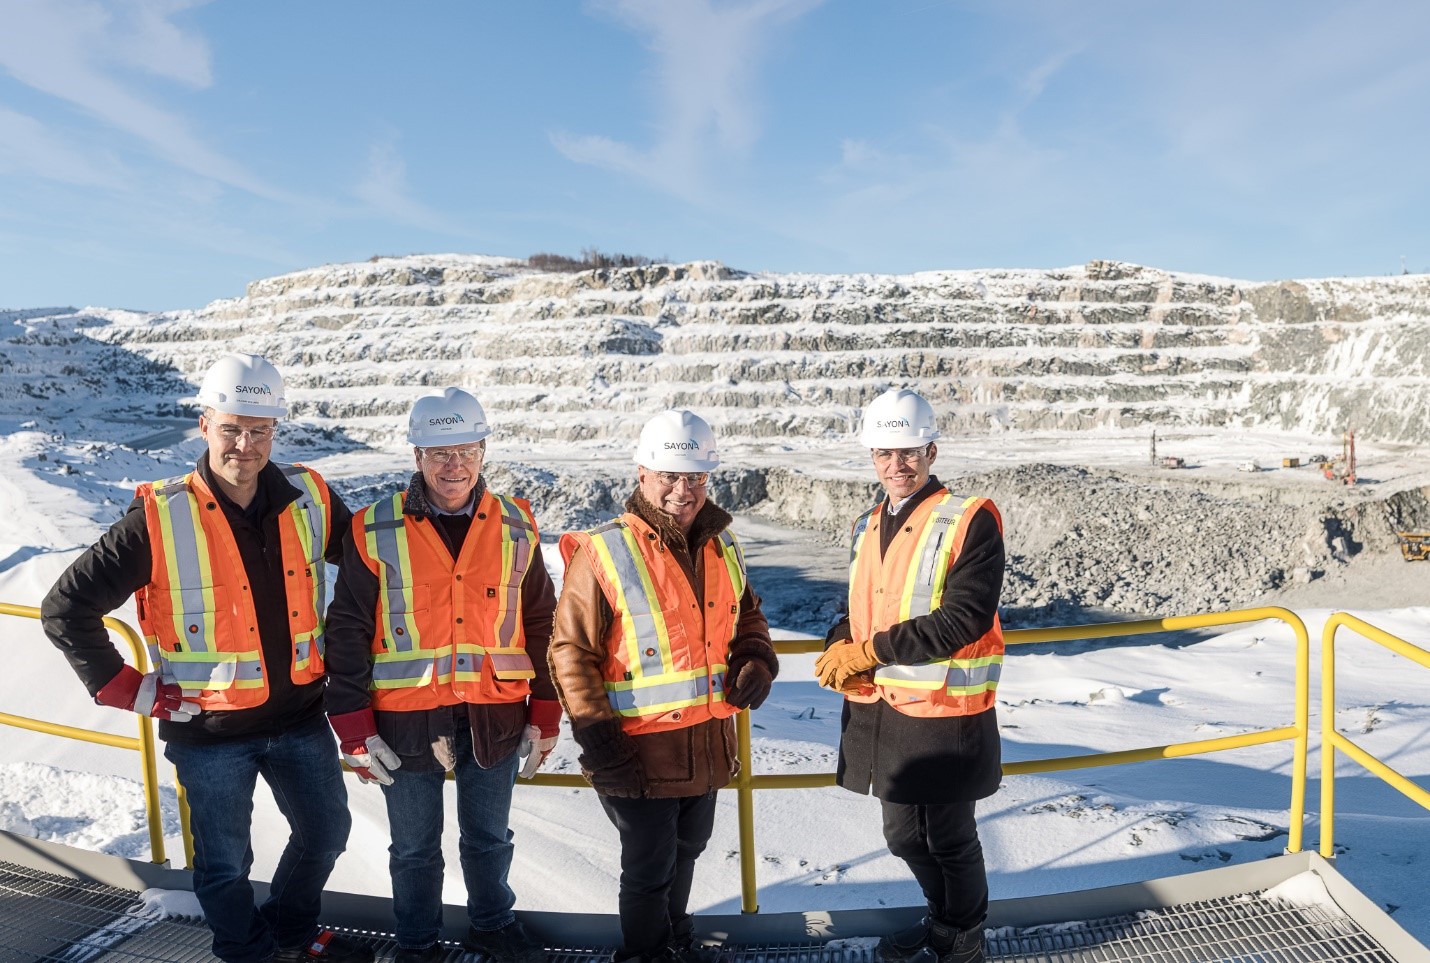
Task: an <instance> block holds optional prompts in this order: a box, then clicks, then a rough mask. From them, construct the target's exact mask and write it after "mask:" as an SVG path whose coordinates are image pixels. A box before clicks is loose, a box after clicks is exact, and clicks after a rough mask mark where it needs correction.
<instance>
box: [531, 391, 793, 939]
mask: <svg viewBox="0 0 1430 963" xmlns="http://www.w3.org/2000/svg"><path fill="white" fill-rule="evenodd" d="M635 460H636V463H637V465H638V466H639V467H638V468H637V478H638V485H637V487H636V490H635V491H634V492H633V493H632V494H631V496H630V498H629V499H627V501H626V512H625V514H623V515H622V516H621V517H620V518H618V519H615V520H614V521H611V522H608V523H606V524H605V525H601V526H598V527H597V528H595V529H592V530H591V531H589V532H573V533H569V534H567V535H565V536H564V537H563V538H562V540H561V551H562V555H563V556H564V557H565V559H566V561H567V568H566V578H565V585H564V587H563V589H562V592H561V600H560V602H559V603H558V605H557V609H556V625H555V628H554V630H553V633H552V639H551V648H550V650H549V656H548V657H549V659H550V663H551V674H552V677H553V679H554V680H555V682H556V686H557V691H558V694H559V695H560V697H561V702H562V703H563V705H564V706H565V708H566V712H567V714H568V715H569V716H570V718H571V724H572V730H573V735H574V736H575V738H576V741H577V742H578V743H579V744H580V745H581V748H582V750H583V753H582V756H581V766H582V769H583V772H584V774H585V776H586V778H587V779H588V780H590V782H591V785H592V787H594V788H595V790H596V792H597V793H599V794H600V800H601V806H602V808H603V809H605V811H606V815H607V816H608V817H610V820H611V822H612V823H613V824H615V827H616V829H617V831H618V832H619V834H620V838H621V889H620V900H619V902H620V919H621V937H622V945H621V947H620V948H619V949H618V950H617V951H616V954H615V959H616V960H632V961H640V963H649V961H655V960H660V961H663V963H696V961H702V960H704V959H706V958H707V957H708V956H709V955H710V954H709V953H708V951H705V950H704V948H703V947H701V946H699V945H698V944H697V943H696V942H695V941H694V939H693V930H694V926H693V920H692V919H691V916H690V914H689V913H688V912H687V903H688V902H689V898H690V888H691V882H692V880H693V878H694V873H695V860H696V858H697V857H698V856H699V855H700V853H701V852H702V851H703V850H704V848H705V844H706V843H707V842H708V841H709V839H710V833H711V830H712V828H713V826H714V821H715V791H716V790H718V789H720V788H721V787H722V786H725V785H727V784H728V783H729V782H730V780H731V779H732V778H734V775H735V773H736V771H737V769H738V763H737V761H736V756H735V726H734V723H733V716H734V714H735V713H736V712H738V711H739V710H741V709H745V708H752V709H753V708H757V707H758V706H759V705H760V704H761V703H762V702H764V700H765V697H766V696H767V695H768V694H769V691H770V684H771V682H772V681H773V679H774V677H775V675H776V674H777V673H778V671H779V664H778V662H777V660H776V658H775V652H774V647H773V646H772V645H771V644H770V636H769V626H768V625H767V623H766V622H765V616H764V614H763V613H762V612H761V611H760V599H759V596H757V595H756V594H755V592H754V590H753V589H751V588H750V586H749V584H748V580H747V579H746V576H745V566H744V558H743V555H742V554H741V552H740V548H739V544H738V542H736V541H735V539H734V536H733V535H732V534H730V533H729V531H728V527H729V525H730V522H731V518H730V516H729V514H727V513H726V512H724V511H722V510H721V509H720V508H718V507H717V506H716V505H715V504H714V503H713V502H711V501H709V500H708V499H707V497H706V484H707V482H708V480H709V472H710V469H712V468H714V467H715V466H716V465H717V464H719V456H718V455H717V454H716V451H715V436H714V433H713V432H711V430H710V427H709V426H708V425H707V424H706V423H705V422H704V421H703V420H702V419H700V418H699V417H697V416H696V415H694V414H692V413H690V412H688V411H667V412H663V413H662V414H660V415H657V416H656V417H655V418H653V419H651V420H650V422H648V423H647V424H646V426H645V428H644V429H643V430H642V431H641V438H640V443H639V445H638V447H637V451H636V459H635Z"/></svg>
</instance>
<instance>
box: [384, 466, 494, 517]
mask: <svg viewBox="0 0 1430 963" xmlns="http://www.w3.org/2000/svg"><path fill="white" fill-rule="evenodd" d="M486 492H487V476H486V475H478V476H477V486H476V488H474V489H473V490H472V505H473V512H472V514H473V516H475V515H476V511H475V506H477V505H480V504H481V503H482V496H483V495H485V494H486ZM402 514H404V515H421V516H423V517H424V518H435V517H436V516H437V512H436V511H435V510H434V509H433V508H432V503H431V502H429V501H428V500H427V481H426V480H425V479H424V478H423V477H422V473H421V472H420V471H415V472H413V473H412V478H411V480H410V481H408V483H407V498H406V499H405V500H404V501H403V503H402Z"/></svg>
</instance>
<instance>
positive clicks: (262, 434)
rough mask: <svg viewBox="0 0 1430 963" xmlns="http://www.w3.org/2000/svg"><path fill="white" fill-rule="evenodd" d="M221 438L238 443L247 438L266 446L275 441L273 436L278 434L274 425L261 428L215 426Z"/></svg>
mask: <svg viewBox="0 0 1430 963" xmlns="http://www.w3.org/2000/svg"><path fill="white" fill-rule="evenodd" d="M214 429H215V430H216V431H217V432H218V434H219V437H220V438H222V439H223V440H224V441H238V440H239V439H240V438H247V439H248V440H249V441H250V442H252V443H253V444H256V445H262V444H266V443H268V442H270V441H272V440H273V436H274V435H276V434H278V429H277V427H275V426H273V425H263V426H261V427H259V428H240V427H239V426H238V425H214Z"/></svg>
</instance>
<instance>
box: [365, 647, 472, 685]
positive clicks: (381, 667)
mask: <svg viewBox="0 0 1430 963" xmlns="http://www.w3.org/2000/svg"><path fill="white" fill-rule="evenodd" d="M451 681H452V651H451V649H444V650H442V651H440V652H429V651H426V650H423V649H414V650H410V651H402V652H382V653H379V654H377V655H375V656H373V662H372V687H373V688H374V689H402V688H406V687H409V686H417V685H429V684H431V683H433V682H437V683H448V682H451Z"/></svg>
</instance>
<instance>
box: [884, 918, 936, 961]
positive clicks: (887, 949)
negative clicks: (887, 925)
mask: <svg viewBox="0 0 1430 963" xmlns="http://www.w3.org/2000/svg"><path fill="white" fill-rule="evenodd" d="M932 915H933V910H932V909H930V910H929V912H927V913H925V914H924V916H923V918H922V919H920V920H919V921H918V922H917V923H915V924H913V925H912V926H906V927H904V928H903V929H901V930H899V931H898V932H897V933H890V934H889V935H888V936H881V937H879V945H878V946H876V947H874V959H876V960H878V963H909V961H910V960H912V959H913V958H914V957H915V956H918V954H919V950H921V949H923V948H924V947H925V946H928V945H929V919H930V918H931V916H932Z"/></svg>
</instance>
